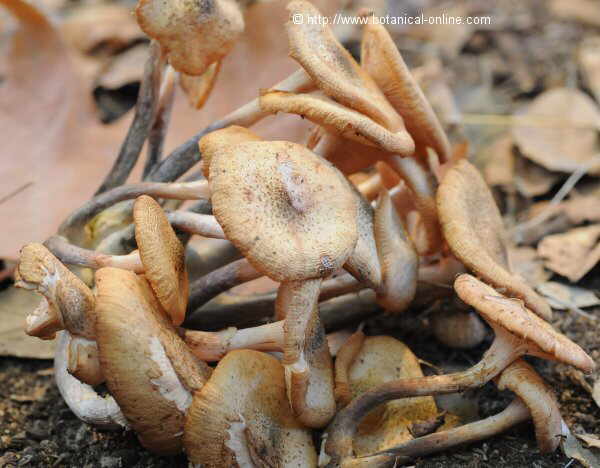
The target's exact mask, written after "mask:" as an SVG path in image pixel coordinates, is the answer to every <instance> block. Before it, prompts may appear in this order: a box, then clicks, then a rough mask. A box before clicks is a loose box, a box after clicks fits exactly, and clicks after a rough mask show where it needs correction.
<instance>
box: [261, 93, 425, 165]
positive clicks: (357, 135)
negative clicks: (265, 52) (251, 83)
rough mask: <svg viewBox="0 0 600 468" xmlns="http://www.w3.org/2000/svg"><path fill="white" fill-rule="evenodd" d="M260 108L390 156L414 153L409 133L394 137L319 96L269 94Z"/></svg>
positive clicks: (360, 115)
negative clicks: (297, 118) (303, 119)
mask: <svg viewBox="0 0 600 468" xmlns="http://www.w3.org/2000/svg"><path fill="white" fill-rule="evenodd" d="M260 108H261V109H262V110H263V111H264V112H271V113H273V114H275V113H277V112H287V113H290V114H298V115H300V116H302V117H306V118H307V119H308V120H310V121H311V122H314V123H316V124H319V125H321V126H323V127H324V128H325V129H326V130H328V131H329V132H331V133H334V134H337V135H340V136H342V137H344V138H348V139H351V140H355V141H356V142H358V143H362V144H363V145H370V146H375V147H378V148H381V149H383V150H385V151H389V152H390V153H397V154H400V155H402V156H408V155H410V154H412V153H413V151H414V149H415V146H414V142H413V140H412V138H411V137H410V135H409V134H408V133H406V132H397V133H394V132H393V131H391V130H388V129H387V128H386V127H384V126H383V125H380V124H378V123H377V122H375V121H374V120H372V119H371V118H369V117H367V116H365V115H364V114H361V113H360V112H357V111H355V110H353V109H350V108H347V107H344V106H342V105H341V104H338V103H337V102H335V101H333V100H331V99H328V98H326V97H324V96H322V95H319V94H316V93H311V94H295V93H289V92H286V91H277V90H268V91H265V92H263V93H262V94H261V96H260Z"/></svg>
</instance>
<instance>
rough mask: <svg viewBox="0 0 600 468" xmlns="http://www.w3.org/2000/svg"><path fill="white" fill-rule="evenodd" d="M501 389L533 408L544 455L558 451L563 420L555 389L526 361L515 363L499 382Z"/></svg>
mask: <svg viewBox="0 0 600 468" xmlns="http://www.w3.org/2000/svg"><path fill="white" fill-rule="evenodd" d="M496 384H497V385H498V388H499V389H500V390H504V389H509V390H511V391H512V392H514V393H516V394H517V395H518V396H519V398H521V400H523V402H524V403H525V404H526V405H527V408H529V412H530V413H531V418H532V419H533V424H534V426H535V437H536V439H537V442H538V447H539V449H540V452H544V453H545V452H554V450H556V447H558V444H559V443H560V440H561V436H562V435H563V431H562V417H561V415H560V410H559V409H558V403H557V401H556V397H555V396H554V392H553V391H552V389H550V388H549V387H548V385H546V383H545V382H544V381H543V380H542V378H541V377H540V376H539V375H538V374H537V372H536V371H535V370H533V368H532V367H531V366H530V365H529V364H527V363H526V362H525V361H523V360H522V359H519V360H517V361H515V362H513V363H512V364H511V365H510V366H508V367H507V368H506V369H505V370H504V371H502V374H500V376H499V377H497V379H496Z"/></svg>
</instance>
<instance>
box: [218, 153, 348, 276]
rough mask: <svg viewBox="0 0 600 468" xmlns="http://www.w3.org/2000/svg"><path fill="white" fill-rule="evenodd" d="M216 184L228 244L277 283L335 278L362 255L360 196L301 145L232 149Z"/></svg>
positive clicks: (221, 164) (221, 157)
mask: <svg viewBox="0 0 600 468" xmlns="http://www.w3.org/2000/svg"><path fill="white" fill-rule="evenodd" d="M210 186H211V193H212V204H213V212H214V215H215V217H216V218H217V220H218V221H219V224H221V226H222V227H223V230H224V231H225V234H226V236H227V238H228V239H229V240H230V241H231V242H232V243H233V244H234V245H235V246H236V247H237V248H238V249H239V250H240V251H241V252H242V254H243V255H244V256H245V257H246V258H247V259H248V261H249V262H250V263H251V264H252V265H253V266H254V267H255V268H256V269H257V270H259V271H260V272H262V273H263V274H266V275H267V276H269V277H270V278H272V279H274V280H276V281H287V280H302V279H308V278H319V277H325V276H328V275H329V274H331V273H332V272H334V271H335V270H337V269H338V268H340V267H341V266H342V265H343V264H344V263H345V262H346V260H347V259H348V257H349V256H350V254H351V253H352V251H353V250H354V246H355V245H356V241H357V238H358V228H357V222H356V215H357V206H356V198H355V196H354V194H353V193H352V191H351V190H350V189H349V187H348V184H347V183H346V181H345V180H343V179H342V177H341V176H340V174H339V172H338V171H337V169H335V168H334V167H333V166H332V165H331V164H330V163H329V162H327V161H325V160H324V159H322V158H320V157H319V156H317V155H315V154H314V153H312V152H311V151H309V150H308V149H306V148H305V147H303V146H301V145H298V144H295V143H290V142H285V141H273V142H262V141H258V142H257V141H253V142H244V143H240V144H238V145H235V146H225V147H223V148H221V149H220V150H218V151H216V152H214V153H213V155H212V157H211V164H210Z"/></svg>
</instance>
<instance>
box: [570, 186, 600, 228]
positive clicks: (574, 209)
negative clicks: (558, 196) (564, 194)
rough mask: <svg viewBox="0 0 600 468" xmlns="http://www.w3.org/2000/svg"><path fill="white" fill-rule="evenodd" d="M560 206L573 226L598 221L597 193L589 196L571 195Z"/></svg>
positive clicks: (599, 204)
mask: <svg viewBox="0 0 600 468" xmlns="http://www.w3.org/2000/svg"><path fill="white" fill-rule="evenodd" d="M561 205H562V207H563V209H564V210H565V214H566V215H567V217H568V218H569V220H570V221H571V222H572V223H573V224H574V225H577V224H582V223H584V222H586V221H590V222H597V221H600V193H598V191H596V192H595V193H592V194H589V195H579V194H577V193H573V194H572V195H571V198H569V199H568V200H567V201H565V202H563V203H562V204H561Z"/></svg>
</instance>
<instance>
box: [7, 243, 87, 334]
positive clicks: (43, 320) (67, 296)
mask: <svg viewBox="0 0 600 468" xmlns="http://www.w3.org/2000/svg"><path fill="white" fill-rule="evenodd" d="M15 286H17V287H19V288H24V289H29V290H34V291H36V292H38V293H40V294H41V295H42V296H43V298H42V301H41V302H40V305H39V306H38V307H37V308H36V309H35V310H34V311H33V312H32V313H31V314H30V315H28V317H27V323H26V327H25V332H26V333H27V334H28V335H31V336H37V337H39V338H42V339H54V337H55V334H56V332H57V331H58V330H63V329H67V330H69V331H70V332H71V333H72V334H75V335H80V336H83V337H86V338H90V339H93V338H94V336H95V332H94V321H95V318H94V316H95V312H94V296H93V294H92V291H91V290H90V289H89V288H88V287H87V286H86V285H85V283H84V282H83V281H81V280H80V279H79V278H77V276H75V275H74V274H73V273H72V272H71V271H70V270H69V269H68V268H67V267H66V266H64V265H63V264H62V263H61V262H60V261H59V260H58V259H57V258H56V257H55V256H54V255H52V253H50V251H49V250H48V249H47V248H46V247H44V246H43V245H42V244H27V245H26V246H25V247H23V248H22V249H21V256H20V259H19V264H18V266H17V269H16V272H15Z"/></svg>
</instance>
